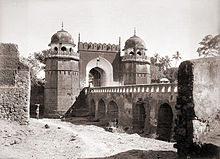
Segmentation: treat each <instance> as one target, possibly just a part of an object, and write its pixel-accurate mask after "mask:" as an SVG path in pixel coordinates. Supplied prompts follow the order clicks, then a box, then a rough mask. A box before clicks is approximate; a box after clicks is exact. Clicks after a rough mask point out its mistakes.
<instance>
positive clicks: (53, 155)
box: [0, 119, 176, 159]
mask: <svg viewBox="0 0 220 159" xmlns="http://www.w3.org/2000/svg"><path fill="white" fill-rule="evenodd" d="M45 124H47V125H48V126H49V128H45ZM109 156H111V157H109ZM75 158H110V159H113V158H122V159H123V158H129V159H130V158H131V159H137V158H138V159H139V158H140V159H143V158H146V159H147V158H153V159H154V158H155V159H157V158H160V159H161V158H169V159H172V158H176V150H175V149H174V148H173V143H167V142H163V141H159V140H154V139H149V138H143V137H140V136H139V135H137V134H126V133H111V132H107V131H105V130H104V129H103V128H101V127H98V126H95V125H85V124H72V123H69V122H63V121H61V120H58V119H39V120H37V119H31V120H30V124H29V125H28V126H20V125H18V124H16V123H11V122H8V121H5V120H0V159H75Z"/></svg>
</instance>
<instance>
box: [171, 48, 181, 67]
mask: <svg viewBox="0 0 220 159" xmlns="http://www.w3.org/2000/svg"><path fill="white" fill-rule="evenodd" d="M172 58H173V59H174V60H175V61H176V62H175V67H176V66H177V62H178V61H179V60H180V59H182V57H181V56H180V53H179V51H177V52H176V53H175V54H173V57H172Z"/></svg>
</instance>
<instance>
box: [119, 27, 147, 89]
mask: <svg viewBox="0 0 220 159" xmlns="http://www.w3.org/2000/svg"><path fill="white" fill-rule="evenodd" d="M146 50H147V49H146V45H145V42H144V41H143V40H142V39H141V38H140V37H138V36H136V32H135V31H134V36H132V37H130V38H129V39H128V40H127V41H126V42H125V46H124V49H123V51H124V56H123V57H122V69H123V82H124V85H131V84H149V83H150V81H151V80H150V59H149V58H148V57H147V56H146V54H145V51H146Z"/></svg>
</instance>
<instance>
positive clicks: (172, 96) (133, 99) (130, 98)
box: [87, 84, 177, 140]
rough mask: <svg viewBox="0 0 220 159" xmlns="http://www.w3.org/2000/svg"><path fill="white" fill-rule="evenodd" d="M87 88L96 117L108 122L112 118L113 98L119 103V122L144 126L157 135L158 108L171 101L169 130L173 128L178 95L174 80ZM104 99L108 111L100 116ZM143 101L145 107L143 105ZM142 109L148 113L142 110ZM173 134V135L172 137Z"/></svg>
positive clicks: (124, 124)
mask: <svg viewBox="0 0 220 159" xmlns="http://www.w3.org/2000/svg"><path fill="white" fill-rule="evenodd" d="M87 91H88V105H89V110H90V113H91V114H93V112H92V110H94V109H93V107H94V102H95V117H96V118H98V119H100V120H107V122H108V121H109V120H110V119H109V117H108V111H109V105H110V102H112V101H113V102H114V103H116V104H117V107H118V121H119V125H121V126H123V127H127V128H129V129H132V130H136V131H140V130H141V129H142V130H143V131H144V133H145V134H149V135H150V136H153V135H154V137H157V136H156V134H157V133H159V134H160V132H157V129H158V116H159V114H158V112H159V109H160V107H161V105H163V104H168V105H169V106H170V107H171V111H172V112H171V114H173V118H172V121H171V122H172V123H171V127H172V128H171V130H170V132H171V131H172V132H173V126H174V125H173V123H174V119H175V118H174V117H175V116H176V111H175V103H176V96H177V87H176V85H175V84H158V85H136V86H118V87H102V88H87ZM101 100H102V101H103V102H104V106H105V112H104V117H101V118H100V116H99V113H100V112H99V111H98V110H99V107H100V106H101V105H100V101H101ZM103 102H102V103H103ZM141 105H142V108H140V106H141ZM141 109H142V110H141ZM143 111H145V113H144V114H140V113H141V112H143ZM162 115H163V114H162ZM165 116H166V114H165ZM172 135H173V134H171V136H170V138H172ZM168 140H169V139H168Z"/></svg>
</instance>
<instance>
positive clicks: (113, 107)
mask: <svg viewBox="0 0 220 159" xmlns="http://www.w3.org/2000/svg"><path fill="white" fill-rule="evenodd" d="M107 116H108V118H109V120H111V121H113V120H115V119H118V105H117V104H116V103H115V102H114V101H110V102H109V104H108V106H107Z"/></svg>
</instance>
